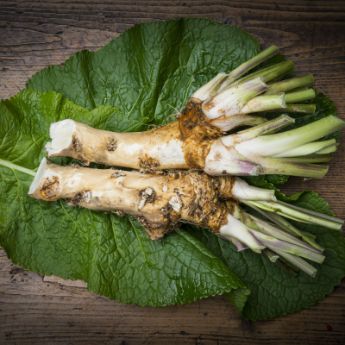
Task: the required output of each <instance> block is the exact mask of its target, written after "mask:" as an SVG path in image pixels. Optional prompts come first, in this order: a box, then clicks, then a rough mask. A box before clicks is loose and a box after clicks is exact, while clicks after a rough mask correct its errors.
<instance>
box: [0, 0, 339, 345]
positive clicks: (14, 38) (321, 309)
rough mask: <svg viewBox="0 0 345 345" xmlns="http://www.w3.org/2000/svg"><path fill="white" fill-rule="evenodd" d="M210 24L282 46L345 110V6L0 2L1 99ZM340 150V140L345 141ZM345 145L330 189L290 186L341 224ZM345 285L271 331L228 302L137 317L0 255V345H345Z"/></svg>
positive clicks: (263, 1)
mask: <svg viewBox="0 0 345 345" xmlns="http://www.w3.org/2000/svg"><path fill="white" fill-rule="evenodd" d="M185 16H188V17H207V18H210V19H214V20H218V21H221V22H225V23H232V24H235V25H239V26H241V27H243V28H245V29H246V30H248V31H250V32H251V33H253V34H254V35H256V36H257V37H258V38H259V39H260V41H261V42H262V43H263V44H264V45H268V44H270V43H275V44H278V45H279V46H280V47H282V51H283V52H284V53H285V54H286V55H287V56H288V57H289V58H291V59H292V60H294V61H295V62H296V67H297V70H298V71H299V72H300V73H303V72H312V73H313V74H315V76H316V86H317V87H318V88H319V89H320V90H322V91H323V92H325V93H326V94H327V95H329V96H330V97H331V98H332V99H333V100H334V101H335V103H336V105H337V107H338V109H339V111H340V113H341V115H343V116H344V109H345V81H344V75H345V74H344V72H345V58H344V57H345V45H344V42H345V3H344V2H343V1H312V2H311V1H284V0H282V1H279V2H275V1H273V0H260V1H249V0H244V1H199V0H193V1H187V0H186V1H171V0H163V1H151V0H146V1H125V0H121V1H116V2H114V1H113V0H102V1H98V2H97V3H95V2H87V1H85V0H78V1H76V0H73V1H67V0H66V1H64V0H51V1H45V2H41V1H19V0H18V1H11V0H8V1H4V0H0V98H7V97H10V96H12V95H14V94H15V93H17V92H18V91H19V90H20V89H22V88H23V87H24V86H25V82H26V80H27V79H28V78H30V76H31V75H32V74H33V73H35V72H37V71H38V70H40V69H42V68H43V67H45V66H47V65H50V64H58V63H62V62H63V61H64V60H65V59H66V58H68V57H69V56H70V55H71V54H73V53H74V52H76V51H78V50H81V49H91V50H95V49H97V48H99V47H102V46H103V45H104V44H106V43H107V42H108V41H109V40H111V39H112V38H113V37H116V36H117V35H118V34H119V33H121V32H123V31H124V30H126V29H127V28H129V27H131V26H132V25H133V24H136V23H140V22H146V21H151V20H165V19H171V18H179V17H185ZM343 141H344V140H343ZM344 147H345V145H344V142H343V143H342V147H341V149H340V150H339V151H338V152H337V154H336V157H335V158H334V161H333V163H332V168H331V171H330V173H329V175H328V177H326V179H324V180H322V182H319V181H302V180H301V179H293V181H292V182H291V183H290V185H289V187H287V188H286V189H287V190H288V191H297V190H301V189H313V190H317V191H319V192H320V193H321V194H322V195H323V196H324V197H326V198H327V199H328V200H329V202H330V203H331V205H332V207H333V208H334V210H335V212H336V214H337V215H338V216H340V217H342V218H345V203H344V199H345V187H344V183H343V179H344V171H345V159H344ZM344 297H345V284H343V285H342V286H341V287H339V288H337V289H336V290H335V291H334V292H333V294H332V295H331V296H329V297H328V298H326V299H325V300H324V301H323V302H322V303H320V304H319V305H318V306H316V307H314V308H312V309H310V310H306V311H303V312H301V313H298V314H294V315H290V316H287V317H283V318H279V319H276V320H274V321H270V322H258V323H255V324H252V323H248V322H246V321H242V320H241V319H240V318H239V315H238V314H237V313H236V311H235V310H233V308H232V307H231V306H230V305H229V304H228V303H227V302H226V300H225V299H223V298H213V299H209V300H205V301H200V302H198V303H194V304H191V305H187V306H179V307H169V308H164V309H150V308H139V307H136V306H128V305H122V304H119V303H116V302H114V301H109V300H107V299H105V298H102V297H99V296H96V295H94V294H91V293H89V292H87V291H86V290H85V289H82V288H76V287H68V286H63V285H59V284H55V283H48V282H44V281H42V278H41V277H40V276H38V275H37V274H34V273H31V272H26V271H23V270H21V269H18V268H16V267H15V266H14V265H12V264H11V263H10V261H9V260H8V259H7V258H6V256H5V254H4V252H3V251H1V252H0V343H1V344H42V343H49V344H66V343H68V344H99V343H105V344H161V343H163V342H166V343H168V344H169V343H176V344H229V343H236V344H276V343H279V344H325V343H327V344H342V343H345V330H344V325H345V298H344Z"/></svg>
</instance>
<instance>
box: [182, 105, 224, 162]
mask: <svg viewBox="0 0 345 345" xmlns="http://www.w3.org/2000/svg"><path fill="white" fill-rule="evenodd" d="M201 106H202V103H201V102H200V101H199V100H196V99H191V100H190V101H189V102H188V103H187V105H186V107H185V108H184V110H183V111H182V114H181V116H180V117H179V119H178V122H179V129H180V133H181V139H182V140H183V152H184V157H185V160H186V164H187V165H188V167H189V168H196V169H203V168H204V166H205V158H206V157H207V155H208V153H209V151H210V148H211V145H212V143H213V141H214V140H213V139H216V138H219V137H220V136H221V135H222V131H221V130H220V129H219V128H217V127H215V126H213V125H212V124H211V123H210V121H209V119H208V118H207V117H206V116H205V114H204V113H203V111H202V108H201Z"/></svg>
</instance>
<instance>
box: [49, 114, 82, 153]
mask: <svg viewBox="0 0 345 345" xmlns="http://www.w3.org/2000/svg"><path fill="white" fill-rule="evenodd" d="M75 129H76V123H75V122H74V121H73V120H70V119H67V120H63V121H59V122H54V123H52V124H51V125H50V130H49V134H50V138H51V141H50V142H48V143H47V145H46V150H47V153H48V156H54V155H57V154H59V153H60V152H62V151H64V150H66V149H68V148H69V147H70V146H71V145H72V144H73V134H74V132H75Z"/></svg>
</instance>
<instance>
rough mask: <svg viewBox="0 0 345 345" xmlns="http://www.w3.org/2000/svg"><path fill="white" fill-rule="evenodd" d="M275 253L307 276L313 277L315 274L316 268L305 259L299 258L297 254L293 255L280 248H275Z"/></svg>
mask: <svg viewBox="0 0 345 345" xmlns="http://www.w3.org/2000/svg"><path fill="white" fill-rule="evenodd" d="M276 253H277V254H279V255H280V256H282V257H283V258H284V259H285V260H286V261H287V262H289V263H291V264H292V265H293V266H295V267H297V268H299V269H300V270H301V271H303V272H304V273H306V274H308V275H309V276H311V277H313V278H314V277H315V276H316V273H317V269H316V268H315V267H313V266H312V265H310V264H309V263H308V262H307V261H305V260H303V259H302V258H299V257H298V256H294V255H291V254H289V253H286V252H284V251H280V250H276Z"/></svg>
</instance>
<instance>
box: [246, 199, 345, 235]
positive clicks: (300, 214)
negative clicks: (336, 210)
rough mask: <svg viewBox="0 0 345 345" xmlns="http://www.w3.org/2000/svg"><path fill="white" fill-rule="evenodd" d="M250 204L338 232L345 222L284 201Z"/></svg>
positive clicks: (250, 202)
mask: <svg viewBox="0 0 345 345" xmlns="http://www.w3.org/2000/svg"><path fill="white" fill-rule="evenodd" d="M248 203H249V204H252V205H253V206H256V207H258V208H260V209H263V210H265V211H268V212H273V213H276V214H279V215H281V216H283V217H285V218H289V219H292V220H295V221H298V222H302V223H308V224H315V225H320V226H324V227H326V228H328V229H332V230H338V231H339V230H340V229H341V228H342V226H343V221H342V220H341V219H339V218H336V217H331V216H327V215H325V214H322V213H319V212H314V211H311V210H307V209H304V208H301V207H297V206H294V205H290V204H287V203H284V202H282V201H277V202H273V201H249V202H248Z"/></svg>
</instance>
